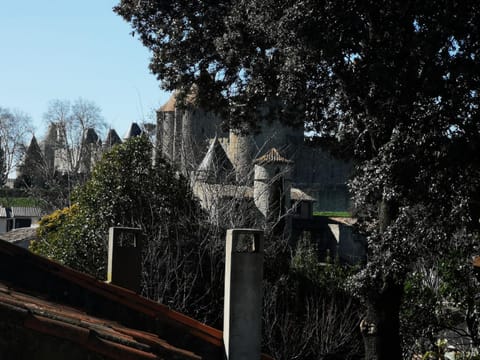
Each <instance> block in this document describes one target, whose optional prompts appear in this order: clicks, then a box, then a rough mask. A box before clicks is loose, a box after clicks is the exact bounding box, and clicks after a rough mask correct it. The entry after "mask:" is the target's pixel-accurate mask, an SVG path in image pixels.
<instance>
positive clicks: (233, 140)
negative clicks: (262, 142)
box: [228, 130, 254, 184]
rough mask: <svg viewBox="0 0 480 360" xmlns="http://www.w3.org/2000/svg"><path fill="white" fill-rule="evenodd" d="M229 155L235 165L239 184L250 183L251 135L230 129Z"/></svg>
mask: <svg viewBox="0 0 480 360" xmlns="http://www.w3.org/2000/svg"><path fill="white" fill-rule="evenodd" d="M228 152H229V157H230V159H231V160H232V163H233V166H234V167H235V175H236V180H237V182H238V183H239V184H251V181H252V170H253V164H252V160H253V153H254V142H253V138H252V136H251V135H248V134H242V133H241V132H240V131H237V130H230V135H229V147H228Z"/></svg>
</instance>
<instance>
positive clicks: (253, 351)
mask: <svg viewBox="0 0 480 360" xmlns="http://www.w3.org/2000/svg"><path fill="white" fill-rule="evenodd" d="M262 278H263V231H261V230H253V229H230V230H228V231H227V241H226V251H225V300H224V319H223V342H224V344H225V352H226V358H227V359H228V360H256V359H260V354H261V339H262V295H263V289H262Z"/></svg>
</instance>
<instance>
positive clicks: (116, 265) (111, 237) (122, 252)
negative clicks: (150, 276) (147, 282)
mask: <svg viewBox="0 0 480 360" xmlns="http://www.w3.org/2000/svg"><path fill="white" fill-rule="evenodd" d="M141 280H142V233H141V230H140V229H136V228H128V227H111V228H110V229H109V232H108V272H107V282H108V283H111V284H114V285H118V286H121V287H124V288H126V289H130V290H132V291H135V292H139V291H140V283H141Z"/></svg>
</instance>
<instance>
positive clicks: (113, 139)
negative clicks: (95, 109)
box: [103, 129, 122, 147]
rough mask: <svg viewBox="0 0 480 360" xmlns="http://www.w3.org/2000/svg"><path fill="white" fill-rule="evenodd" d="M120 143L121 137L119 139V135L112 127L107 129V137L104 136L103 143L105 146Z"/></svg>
mask: <svg viewBox="0 0 480 360" xmlns="http://www.w3.org/2000/svg"><path fill="white" fill-rule="evenodd" d="M121 143H122V139H120V136H118V134H117V132H116V131H115V130H114V129H110V130H108V133H107V137H106V138H105V141H104V143H103V145H104V146H106V147H112V146H113V145H116V144H121Z"/></svg>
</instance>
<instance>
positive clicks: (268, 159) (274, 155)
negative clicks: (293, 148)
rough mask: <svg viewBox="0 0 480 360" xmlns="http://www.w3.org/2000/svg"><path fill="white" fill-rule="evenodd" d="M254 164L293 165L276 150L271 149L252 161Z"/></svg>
mask: <svg viewBox="0 0 480 360" xmlns="http://www.w3.org/2000/svg"><path fill="white" fill-rule="evenodd" d="M253 163H254V164H269V163H282V164H293V161H292V160H288V159H286V158H284V157H283V156H282V155H280V152H279V151H278V150H277V149H276V148H271V149H270V150H269V151H268V152H267V153H266V154H264V155H263V156H260V157H258V158H257V159H255V160H254V162H253Z"/></svg>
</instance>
